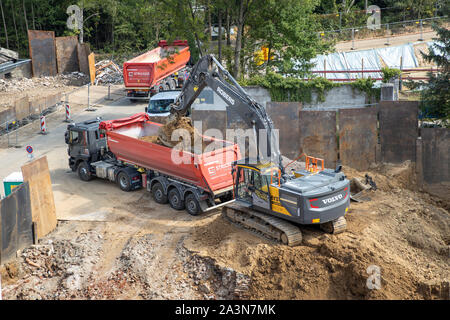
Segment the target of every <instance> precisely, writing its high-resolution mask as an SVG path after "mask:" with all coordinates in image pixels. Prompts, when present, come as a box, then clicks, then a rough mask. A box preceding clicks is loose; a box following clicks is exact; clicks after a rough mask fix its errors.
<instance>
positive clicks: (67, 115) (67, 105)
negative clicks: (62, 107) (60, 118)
mask: <svg viewBox="0 0 450 320" xmlns="http://www.w3.org/2000/svg"><path fill="white" fill-rule="evenodd" d="M66 122H70V106H69V104H68V103H66Z"/></svg>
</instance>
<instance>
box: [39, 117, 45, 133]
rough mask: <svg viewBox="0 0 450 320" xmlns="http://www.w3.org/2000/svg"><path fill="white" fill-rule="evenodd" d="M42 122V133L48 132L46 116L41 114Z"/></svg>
mask: <svg viewBox="0 0 450 320" xmlns="http://www.w3.org/2000/svg"><path fill="white" fill-rule="evenodd" d="M40 124H41V133H42V134H47V124H46V123H45V116H41V119H40Z"/></svg>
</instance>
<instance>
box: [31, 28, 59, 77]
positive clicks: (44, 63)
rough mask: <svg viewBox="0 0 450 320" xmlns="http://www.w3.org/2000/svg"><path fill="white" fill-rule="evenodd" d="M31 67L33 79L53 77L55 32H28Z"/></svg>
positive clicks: (54, 70)
mask: <svg viewBox="0 0 450 320" xmlns="http://www.w3.org/2000/svg"><path fill="white" fill-rule="evenodd" d="M28 41H29V48H30V57H31V60H32V62H31V65H32V70H33V76H34V77H41V76H55V75H56V74H57V72H58V70H57V67H56V50H55V32H53V31H38V30H28Z"/></svg>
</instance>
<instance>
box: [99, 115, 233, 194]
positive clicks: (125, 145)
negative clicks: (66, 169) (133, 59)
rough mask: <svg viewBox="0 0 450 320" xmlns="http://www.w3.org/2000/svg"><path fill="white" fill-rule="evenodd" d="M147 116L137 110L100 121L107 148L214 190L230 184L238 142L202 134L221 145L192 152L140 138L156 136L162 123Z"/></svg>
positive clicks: (124, 158) (131, 160)
mask: <svg viewBox="0 0 450 320" xmlns="http://www.w3.org/2000/svg"><path fill="white" fill-rule="evenodd" d="M148 119H149V118H148V115H147V114H145V113H138V114H136V115H134V116H132V117H129V118H125V119H118V120H110V121H103V122H101V123H100V129H103V130H106V135H107V139H108V148H109V150H110V151H111V152H112V153H113V154H114V155H115V156H116V157H117V159H118V160H121V161H124V162H127V163H131V164H135V165H138V166H140V167H144V168H147V169H153V170H156V171H159V172H160V173H163V174H166V175H168V176H171V177H174V178H176V179H179V180H182V181H185V182H188V183H192V184H194V185H196V186H198V187H200V188H202V189H204V190H206V191H212V192H213V193H216V192H219V191H221V190H224V189H227V188H230V187H232V186H233V177H232V175H231V163H232V162H233V161H236V160H239V159H240V152H239V147H238V145H237V144H233V143H231V142H228V141H224V140H218V139H214V138H211V137H206V136H203V137H204V139H205V140H206V141H210V140H211V141H213V142H216V143H219V144H221V145H222V146H223V148H219V149H216V150H214V151H211V152H207V153H202V154H193V153H190V152H187V151H182V150H175V149H171V148H168V147H165V146H162V145H159V144H155V143H150V142H146V141H142V140H139V139H138V138H140V137H144V136H155V135H157V132H158V128H159V127H160V126H162V124H160V123H155V122H151V121H149V120H148ZM175 153H177V154H178V155H179V156H180V157H185V158H183V159H187V160H188V161H187V162H188V163H177V160H176V159H174V158H173V154H175ZM178 159H180V158H178Z"/></svg>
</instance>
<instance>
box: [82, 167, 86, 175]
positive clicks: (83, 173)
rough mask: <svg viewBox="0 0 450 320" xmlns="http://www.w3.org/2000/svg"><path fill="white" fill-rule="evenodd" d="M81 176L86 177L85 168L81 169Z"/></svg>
mask: <svg viewBox="0 0 450 320" xmlns="http://www.w3.org/2000/svg"><path fill="white" fill-rule="evenodd" d="M81 174H82V175H83V176H86V175H87V170H86V168H81Z"/></svg>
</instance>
